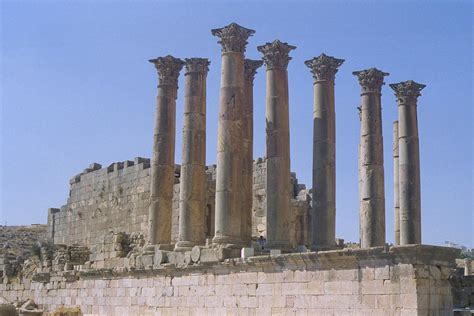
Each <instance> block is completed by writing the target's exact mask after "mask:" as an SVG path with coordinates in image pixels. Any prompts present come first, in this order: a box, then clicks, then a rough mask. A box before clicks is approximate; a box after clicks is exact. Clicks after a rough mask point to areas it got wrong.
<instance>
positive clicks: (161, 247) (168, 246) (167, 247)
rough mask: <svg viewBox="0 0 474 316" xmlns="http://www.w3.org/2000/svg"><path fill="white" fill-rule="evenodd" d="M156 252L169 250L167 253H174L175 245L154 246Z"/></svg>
mask: <svg viewBox="0 0 474 316" xmlns="http://www.w3.org/2000/svg"><path fill="white" fill-rule="evenodd" d="M153 246H154V247H155V251H156V250H167V251H173V249H174V244H158V245H153Z"/></svg>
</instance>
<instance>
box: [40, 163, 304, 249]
mask: <svg viewBox="0 0 474 316" xmlns="http://www.w3.org/2000/svg"><path fill="white" fill-rule="evenodd" d="M179 172H180V170H179V166H177V168H176V170H175V185H174V194H173V196H174V197H173V220H172V240H176V238H177V233H178V216H179V210H178V208H179V203H178V202H179V200H178V199H179V176H180V174H179ZM206 174H207V190H206V192H207V197H206V201H207V203H206V205H207V213H206V218H205V219H204V220H205V222H206V229H207V232H206V234H207V236H208V237H212V236H213V234H214V225H213V223H214V209H215V206H214V205H215V181H216V177H215V175H216V169H215V166H213V165H212V166H208V167H207V170H206ZM265 174H266V162H265V160H264V159H261V158H259V159H258V160H256V161H255V163H254V187H253V192H254V197H253V219H252V223H253V224H252V235H253V236H254V237H257V236H260V235H264V236H265V235H266V214H265V203H266V190H265ZM291 183H292V188H293V192H292V194H293V196H292V199H291V207H292V215H293V217H292V227H291V228H290V229H291V231H292V240H293V243H294V245H302V244H306V245H308V244H309V240H310V238H311V236H310V224H309V223H310V222H311V217H310V216H311V215H310V197H309V194H308V192H307V191H306V188H305V186H304V185H301V184H298V180H297V178H296V175H295V174H294V173H292V174H291ZM149 197H150V161H149V159H145V158H135V160H134V161H125V162H117V163H113V164H111V165H110V166H108V167H107V168H101V166H100V165H99V164H91V165H90V166H89V168H87V169H85V170H84V172H82V173H80V174H78V175H76V176H74V177H73V178H72V179H71V181H70V191H69V198H68V200H67V204H66V205H64V206H62V207H61V208H60V209H54V208H53V209H49V212H48V234H49V237H50V238H51V239H52V240H53V241H54V243H55V244H74V243H77V244H80V245H85V246H93V245H95V244H100V243H102V241H103V238H104V236H105V234H106V233H107V232H109V231H114V232H125V233H143V234H144V235H145V238H146V237H147V234H148V206H149Z"/></svg>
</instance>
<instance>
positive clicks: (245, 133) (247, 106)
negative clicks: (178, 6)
mask: <svg viewBox="0 0 474 316" xmlns="http://www.w3.org/2000/svg"><path fill="white" fill-rule="evenodd" d="M262 64H263V61H261V60H251V59H245V60H244V102H243V121H242V140H243V144H242V146H243V147H242V159H243V163H242V168H243V172H242V182H243V183H242V228H241V232H242V241H243V242H244V243H245V244H246V245H250V243H251V241H252V203H253V79H254V77H255V74H256V73H257V69H258V68H259V67H260V66H262Z"/></svg>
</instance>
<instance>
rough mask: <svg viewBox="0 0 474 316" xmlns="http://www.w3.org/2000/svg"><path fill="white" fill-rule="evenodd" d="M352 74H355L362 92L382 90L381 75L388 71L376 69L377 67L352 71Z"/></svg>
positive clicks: (383, 75)
mask: <svg viewBox="0 0 474 316" xmlns="http://www.w3.org/2000/svg"><path fill="white" fill-rule="evenodd" d="M352 74H353V75H355V76H357V79H359V83H360V85H361V87H362V92H379V93H380V91H381V90H382V86H383V85H384V84H385V83H384V82H383V77H385V76H388V75H389V73H387V72H383V71H381V70H378V69H377V68H369V69H366V70H361V71H354V72H353V73H352Z"/></svg>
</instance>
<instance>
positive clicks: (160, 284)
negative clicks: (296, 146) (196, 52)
mask: <svg viewBox="0 0 474 316" xmlns="http://www.w3.org/2000/svg"><path fill="white" fill-rule="evenodd" d="M211 33H212V35H214V36H216V37H217V39H218V43H219V44H220V46H221V64H220V73H221V83H220V99H219V100H220V104H219V114H218V118H217V119H218V130H217V159H216V165H209V166H206V155H205V153H206V120H208V119H213V120H214V119H216V118H215V117H209V116H208V115H207V114H206V94H207V93H208V91H207V88H206V79H207V74H208V72H209V71H210V69H212V70H214V71H218V70H217V69H218V66H217V65H218V61H212V64H211V61H209V60H208V59H207V58H201V57H200V58H185V59H179V58H176V57H173V56H170V55H168V56H164V57H158V58H156V59H152V60H150V62H151V63H152V64H153V65H154V67H155V69H156V71H157V74H158V91H157V99H156V116H155V128H154V134H153V153H152V157H151V159H147V158H142V157H136V158H134V159H133V160H127V161H123V162H116V163H113V164H111V165H109V166H107V167H102V166H101V165H100V164H98V163H93V164H91V165H90V166H89V167H88V168H86V169H85V170H84V171H83V172H81V173H80V174H78V175H76V176H74V177H73V178H72V179H71V181H70V192H69V197H68V200H67V203H66V204H65V205H64V206H62V207H60V208H51V209H49V210H48V239H49V241H50V243H44V244H43V245H42V247H41V252H40V254H39V255H38V256H37V257H34V258H31V259H28V260H26V261H24V262H16V263H15V259H12V258H8V257H6V256H5V257H3V258H1V259H2V261H1V262H0V263H1V265H0V267H1V268H2V280H3V282H2V284H1V285H0V290H1V296H2V297H3V298H4V299H6V300H8V301H10V302H14V301H26V300H27V299H32V300H34V302H35V303H36V304H37V308H36V310H37V312H38V314H40V313H42V312H51V311H54V310H55V309H57V308H59V307H64V306H66V307H68V306H75V307H78V308H79V309H80V310H81V311H82V313H84V314H90V315H175V314H186V315H206V314H209V315H226V314H251V315H255V314H259V315H260V314H262V315H270V314H292V315H293V314H300V313H301V314H311V315H349V314H351V315H449V314H450V313H452V310H453V298H452V293H451V284H450V282H449V280H448V278H449V276H450V275H451V273H452V271H453V268H454V264H455V258H456V256H457V255H458V253H459V251H458V250H456V249H452V248H446V247H439V246H429V245H423V244H422V239H421V205H420V201H421V197H420V165H419V140H418V126H417V98H418V97H419V96H420V91H421V90H422V89H423V88H424V87H425V86H424V85H422V84H419V83H416V82H414V81H412V80H408V81H405V82H400V83H395V84H390V87H391V88H392V89H393V90H394V92H395V96H396V100H397V102H398V113H399V115H398V121H397V122H395V123H394V125H393V158H394V160H393V161H394V167H395V168H394V170H395V173H394V177H393V181H394V184H395V190H394V191H395V192H394V196H395V205H394V214H395V231H394V232H392V233H393V234H394V236H395V245H394V246H389V245H387V243H386V234H387V232H386V228H385V217H386V209H385V192H384V182H385V175H384V161H383V136H382V124H383V123H382V115H381V113H382V106H381V94H382V87H383V85H384V84H385V82H384V81H385V77H387V76H388V75H389V74H388V73H386V72H383V71H381V70H378V69H376V68H369V69H365V70H361V71H355V72H354V73H353V74H354V75H355V76H356V78H357V80H358V83H359V84H360V87H361V94H360V98H361V99H360V107H359V108H358V109H359V115H360V143H359V157H358V161H359V179H358V183H359V202H360V203H359V214H360V223H359V225H360V245H359V246H360V247H347V245H346V246H345V245H344V242H343V241H342V240H340V239H337V238H336V236H337V234H336V184H335V181H336V180H335V179H336V165H335V162H336V151H335V148H336V135H335V126H336V121H337V120H336V116H335V113H336V112H335V108H336V104H335V95H336V91H335V80H336V74H337V72H338V68H339V67H341V66H342V65H343V63H344V60H343V59H339V58H335V57H332V56H328V55H326V54H320V55H319V56H317V57H314V58H312V59H309V60H307V61H306V62H305V65H306V66H307V67H308V68H309V71H310V72H311V74H312V75H313V78H314V82H313V94H314V104H313V128H314V129H313V140H312V144H313V165H312V175H313V183H312V186H311V188H307V187H306V186H305V185H303V184H300V183H298V179H297V177H296V174H295V173H292V172H291V164H290V161H291V157H290V153H291V151H290V120H289V106H290V100H289V96H288V70H287V66H288V64H289V62H290V60H291V57H290V54H291V51H292V50H294V49H296V47H295V46H292V45H290V44H288V43H286V42H282V41H280V40H275V41H272V42H267V43H265V44H263V45H261V46H258V47H257V50H258V51H259V52H260V53H261V54H262V60H250V59H246V58H245V51H246V45H247V42H248V40H249V38H250V37H251V36H252V35H253V34H254V33H255V31H254V30H251V29H247V28H244V27H242V26H240V25H238V24H236V23H231V24H229V25H227V26H225V27H222V28H218V29H213V30H212V31H211ZM260 67H262V68H260ZM257 71H265V72H266V100H265V101H266V102H265V113H266V126H265V131H266V156H265V157H264V158H255V157H254V156H253V135H254V129H263V127H262V126H256V127H254V126H253V82H254V76H255V74H256V72H257ZM182 72H184V78H185V80H184V83H185V84H184V85H185V86H184V91H185V93H184V100H177V91H178V78H179V76H180V75H181V73H182ZM354 81H355V80H354ZM307 90H308V91H309V92H310V91H311V83H310V82H308V86H307ZM177 102H182V103H183V105H184V106H183V108H184V113H182V114H179V115H183V130H182V139H183V142H182V144H183V147H182V148H181V149H180V150H181V151H182V155H181V157H182V159H181V162H180V163H179V164H177V162H176V161H175V152H176V148H175V139H176V137H177V136H176V135H177V134H176V115H178V114H177V113H176V104H177ZM308 106H310V105H308ZM354 159H356V157H354ZM308 172H309V170H308ZM354 182H355V181H354ZM261 236H262V237H261ZM262 238H263V240H262ZM17 261H18V260H17ZM470 264H471V263H469V268H467V267H466V270H469V271H470ZM12 267H15V268H12Z"/></svg>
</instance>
